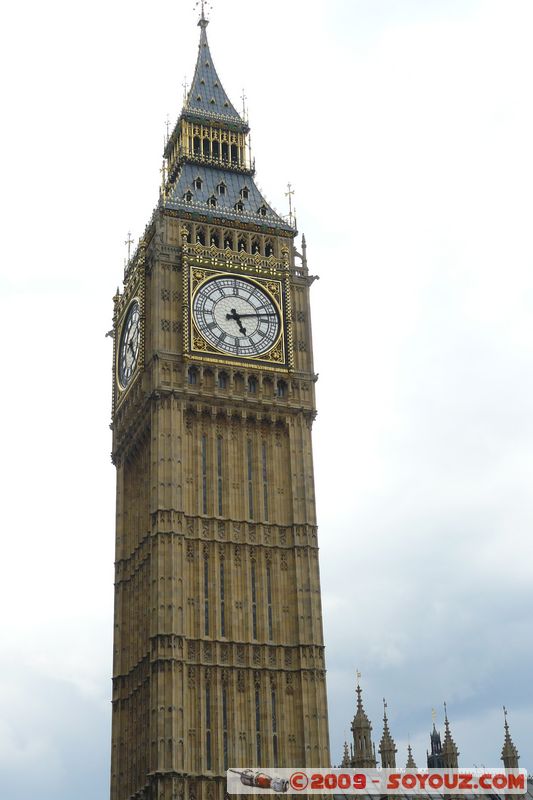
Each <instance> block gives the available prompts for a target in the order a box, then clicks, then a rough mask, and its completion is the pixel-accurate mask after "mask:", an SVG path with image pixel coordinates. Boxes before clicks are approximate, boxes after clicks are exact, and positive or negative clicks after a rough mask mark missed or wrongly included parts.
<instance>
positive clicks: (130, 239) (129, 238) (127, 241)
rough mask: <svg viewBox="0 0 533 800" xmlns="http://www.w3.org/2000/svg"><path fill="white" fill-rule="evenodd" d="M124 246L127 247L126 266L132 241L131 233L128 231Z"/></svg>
mask: <svg viewBox="0 0 533 800" xmlns="http://www.w3.org/2000/svg"><path fill="white" fill-rule="evenodd" d="M124 244H125V245H126V246H127V248H128V264H129V262H130V258H131V246H132V244H133V239H132V238H131V231H128V238H127V239H126V241H125V242H124Z"/></svg>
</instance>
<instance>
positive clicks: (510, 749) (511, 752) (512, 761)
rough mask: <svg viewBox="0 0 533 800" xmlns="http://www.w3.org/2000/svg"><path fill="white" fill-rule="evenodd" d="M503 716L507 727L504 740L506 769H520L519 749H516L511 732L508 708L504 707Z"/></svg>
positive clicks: (503, 749)
mask: <svg viewBox="0 0 533 800" xmlns="http://www.w3.org/2000/svg"><path fill="white" fill-rule="evenodd" d="M503 718H504V728H505V738H504V740H503V748H502V756H501V758H502V761H503V765H504V767H505V769H518V759H519V758H520V756H519V755H518V750H517V749H516V747H515V745H514V742H513V740H512V739H511V734H510V733H509V723H508V722H507V709H506V708H505V706H504V707H503Z"/></svg>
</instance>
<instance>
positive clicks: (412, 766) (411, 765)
mask: <svg viewBox="0 0 533 800" xmlns="http://www.w3.org/2000/svg"><path fill="white" fill-rule="evenodd" d="M405 768H406V769H417V766H416V764H415V760H414V758H413V750H412V748H411V745H410V744H408V745H407V763H406V765H405Z"/></svg>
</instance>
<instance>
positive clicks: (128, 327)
mask: <svg viewBox="0 0 533 800" xmlns="http://www.w3.org/2000/svg"><path fill="white" fill-rule="evenodd" d="M140 331H141V326H140V312H139V303H138V302H137V301H136V300H135V301H134V302H133V303H132V304H131V306H130V307H129V309H128V313H127V314H126V319H125V320H124V325H123V326H122V334H121V337H120V347H119V351H118V379H119V382H120V385H121V386H122V388H123V389H125V388H126V386H127V385H128V383H129V382H130V380H131V377H132V375H133V373H134V371H135V367H136V366H137V362H138V360H139V339H140Z"/></svg>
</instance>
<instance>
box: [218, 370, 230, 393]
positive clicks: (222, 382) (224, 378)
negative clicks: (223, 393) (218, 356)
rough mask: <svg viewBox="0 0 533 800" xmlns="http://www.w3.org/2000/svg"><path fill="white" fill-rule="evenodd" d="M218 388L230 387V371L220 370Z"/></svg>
mask: <svg viewBox="0 0 533 800" xmlns="http://www.w3.org/2000/svg"><path fill="white" fill-rule="evenodd" d="M218 388H219V389H227V388H228V373H227V372H219V373H218Z"/></svg>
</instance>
